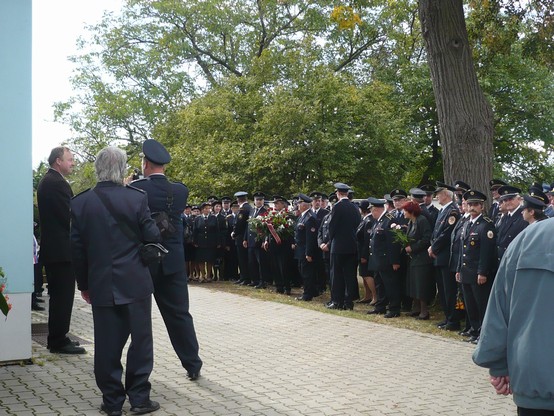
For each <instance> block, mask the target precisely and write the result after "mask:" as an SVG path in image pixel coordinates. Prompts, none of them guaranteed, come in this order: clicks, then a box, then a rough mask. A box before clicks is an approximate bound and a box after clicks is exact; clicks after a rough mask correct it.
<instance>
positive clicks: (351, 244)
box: [327, 182, 361, 309]
mask: <svg viewBox="0 0 554 416" xmlns="http://www.w3.org/2000/svg"><path fill="white" fill-rule="evenodd" d="M335 189H336V195H337V199H338V200H339V201H338V202H337V203H336V204H335V205H334V206H333V210H332V214H331V218H330V220H329V243H328V245H329V249H330V253H331V262H330V267H331V283H332V287H331V298H332V302H331V303H330V304H328V305H327V307H328V308H329V309H354V301H355V300H357V299H358V298H359V293H358V277H357V273H356V265H357V261H358V260H357V251H358V247H357V242H356V229H357V228H358V224H359V223H360V221H361V216H360V211H359V210H358V208H357V207H356V206H355V205H354V204H353V203H352V202H351V201H350V200H349V199H348V191H349V190H350V187H349V186H348V185H346V184H344V183H342V182H337V183H335Z"/></svg>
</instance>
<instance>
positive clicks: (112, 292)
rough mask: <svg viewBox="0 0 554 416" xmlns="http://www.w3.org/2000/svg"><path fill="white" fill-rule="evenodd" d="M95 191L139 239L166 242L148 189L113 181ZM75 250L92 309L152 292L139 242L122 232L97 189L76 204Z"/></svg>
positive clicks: (79, 281) (77, 269) (81, 286)
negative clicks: (149, 203) (153, 213)
mask: <svg viewBox="0 0 554 416" xmlns="http://www.w3.org/2000/svg"><path fill="white" fill-rule="evenodd" d="M96 187H97V190H98V191H99V192H102V193H103V194H104V195H106V197H107V198H108V199H109V201H110V202H111V204H112V206H113V208H114V209H115V211H116V212H117V213H118V214H119V216H120V218H123V219H124V221H125V223H126V224H127V225H128V226H129V227H130V228H131V230H133V231H134V232H135V233H136V234H137V238H139V239H140V240H141V241H143V242H159V241H161V237H160V231H159V230H158V227H157V226H156V223H155V222H154V220H153V219H152V217H151V216H150V210H149V209H148V200H147V197H146V194H145V193H144V192H143V191H140V190H138V189H135V188H132V187H129V186H127V187H125V186H121V185H118V184H115V183H113V182H100V183H98V184H97V185H96ZM71 251H72V256H73V257H72V258H73V266H74V269H75V275H76V278H77V286H78V288H79V289H80V290H88V291H89V294H90V300H91V303H92V305H93V306H113V305H123V304H128V303H133V302H135V301H138V300H142V299H145V298H147V297H148V296H150V295H151V294H152V292H153V290H154V287H153V283H152V277H151V276H150V271H149V270H148V267H147V266H145V265H144V264H143V263H142V261H141V260H140V257H139V246H138V244H137V243H136V242H135V241H131V240H130V239H129V238H128V237H127V236H126V235H125V234H124V233H123V231H122V230H121V228H120V226H119V225H118V224H117V221H116V220H115V219H114V218H113V217H112V215H111V214H110V213H109V211H108V209H107V208H106V207H105V206H104V204H103V203H102V201H101V200H100V199H99V197H98V195H96V193H95V192H94V191H91V190H88V191H85V192H82V193H81V194H79V195H77V196H76V197H75V198H74V199H73V200H72V201H71Z"/></svg>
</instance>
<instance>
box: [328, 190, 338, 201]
mask: <svg viewBox="0 0 554 416" xmlns="http://www.w3.org/2000/svg"><path fill="white" fill-rule="evenodd" d="M338 200H339V199H338V198H337V194H336V193H334V192H332V193H331V194H329V202H337V201H338Z"/></svg>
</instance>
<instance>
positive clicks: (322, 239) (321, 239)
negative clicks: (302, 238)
mask: <svg viewBox="0 0 554 416" xmlns="http://www.w3.org/2000/svg"><path fill="white" fill-rule="evenodd" d="M331 215H332V211H329V212H328V213H327V214H326V215H325V217H323V219H322V220H321V224H320V226H319V230H317V245H318V247H319V246H321V245H322V244H327V243H329V221H330V220H331ZM321 253H322V256H323V258H325V259H329V257H330V254H329V252H328V251H322V252H321Z"/></svg>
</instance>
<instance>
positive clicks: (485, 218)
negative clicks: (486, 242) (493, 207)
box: [483, 215, 493, 222]
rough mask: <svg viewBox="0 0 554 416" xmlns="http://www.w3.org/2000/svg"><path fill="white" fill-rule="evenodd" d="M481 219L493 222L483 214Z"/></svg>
mask: <svg viewBox="0 0 554 416" xmlns="http://www.w3.org/2000/svg"><path fill="white" fill-rule="evenodd" d="M483 219H484V220H485V221H486V222H493V220H491V219H490V218H489V217H487V216H485V215H483Z"/></svg>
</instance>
